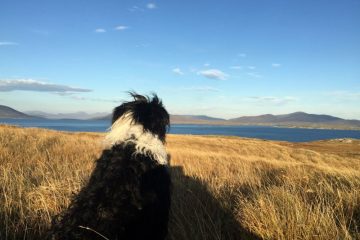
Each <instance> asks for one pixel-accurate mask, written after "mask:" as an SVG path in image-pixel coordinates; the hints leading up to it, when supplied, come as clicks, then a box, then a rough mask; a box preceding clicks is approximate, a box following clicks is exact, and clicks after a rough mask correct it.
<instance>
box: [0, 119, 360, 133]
mask: <svg viewBox="0 0 360 240" xmlns="http://www.w3.org/2000/svg"><path fill="white" fill-rule="evenodd" d="M32 119H33V120H46V121H79V122H91V121H99V122H102V121H109V122H110V120H108V119H70V118H69V119H48V118H41V117H39V118H3V117H0V125H2V124H8V123H6V121H5V122H3V121H2V120H14V121H16V120H32ZM10 125H12V124H10ZM171 125H209V126H244V127H252V126H254V127H275V128H298V129H324V130H353V131H360V127H358V126H351V125H350V126H347V125H341V124H327V123H318V124H315V123H299V122H294V123H280V124H275V123H240V122H230V121H206V120H202V121H201V120H199V121H173V122H171Z"/></svg>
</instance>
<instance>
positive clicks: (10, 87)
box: [0, 79, 92, 95]
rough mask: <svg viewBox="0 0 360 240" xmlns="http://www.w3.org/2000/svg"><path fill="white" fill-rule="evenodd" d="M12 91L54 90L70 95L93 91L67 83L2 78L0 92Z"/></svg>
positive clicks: (53, 91) (54, 91)
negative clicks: (67, 84)
mask: <svg viewBox="0 0 360 240" xmlns="http://www.w3.org/2000/svg"><path fill="white" fill-rule="evenodd" d="M10 91H33V92H52V93H56V94H59V95H70V94H72V93H76V92H91V91H92V90H90V89H85V88H76V87H70V86H66V85H60V84H53V83H47V82H42V81H38V80H33V79H15V80H1V79H0V92H10Z"/></svg>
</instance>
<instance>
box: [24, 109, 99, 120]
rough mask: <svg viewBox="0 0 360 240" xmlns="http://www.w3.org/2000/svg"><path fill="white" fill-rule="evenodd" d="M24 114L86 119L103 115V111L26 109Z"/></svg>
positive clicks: (49, 117) (50, 117)
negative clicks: (64, 111)
mask: <svg viewBox="0 0 360 240" xmlns="http://www.w3.org/2000/svg"><path fill="white" fill-rule="evenodd" d="M26 114H29V115H31V116H37V117H42V118H47V119H79V120H87V119H94V118H98V117H102V116H104V113H86V112H83V111H79V112H73V113H56V114H54V113H47V112H42V111H27V112H26Z"/></svg>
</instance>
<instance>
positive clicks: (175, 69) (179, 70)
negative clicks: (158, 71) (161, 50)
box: [172, 68, 184, 75]
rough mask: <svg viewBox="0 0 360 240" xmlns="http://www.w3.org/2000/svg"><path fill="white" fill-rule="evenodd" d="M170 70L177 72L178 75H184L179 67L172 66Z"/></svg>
mask: <svg viewBox="0 0 360 240" xmlns="http://www.w3.org/2000/svg"><path fill="white" fill-rule="evenodd" d="M172 71H173V73H176V74H178V75H184V72H183V71H181V69H180V68H174V69H173V70H172Z"/></svg>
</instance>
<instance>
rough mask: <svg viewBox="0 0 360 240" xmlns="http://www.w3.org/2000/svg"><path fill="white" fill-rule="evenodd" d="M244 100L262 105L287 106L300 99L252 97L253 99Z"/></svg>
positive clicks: (289, 97)
mask: <svg viewBox="0 0 360 240" xmlns="http://www.w3.org/2000/svg"><path fill="white" fill-rule="evenodd" d="M243 100H245V101H250V102H255V103H261V104H275V105H285V104H288V103H291V102H295V101H297V100H298V99H297V98H296V97H292V96H285V97H274V96H252V97H246V98H244V99H243Z"/></svg>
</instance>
